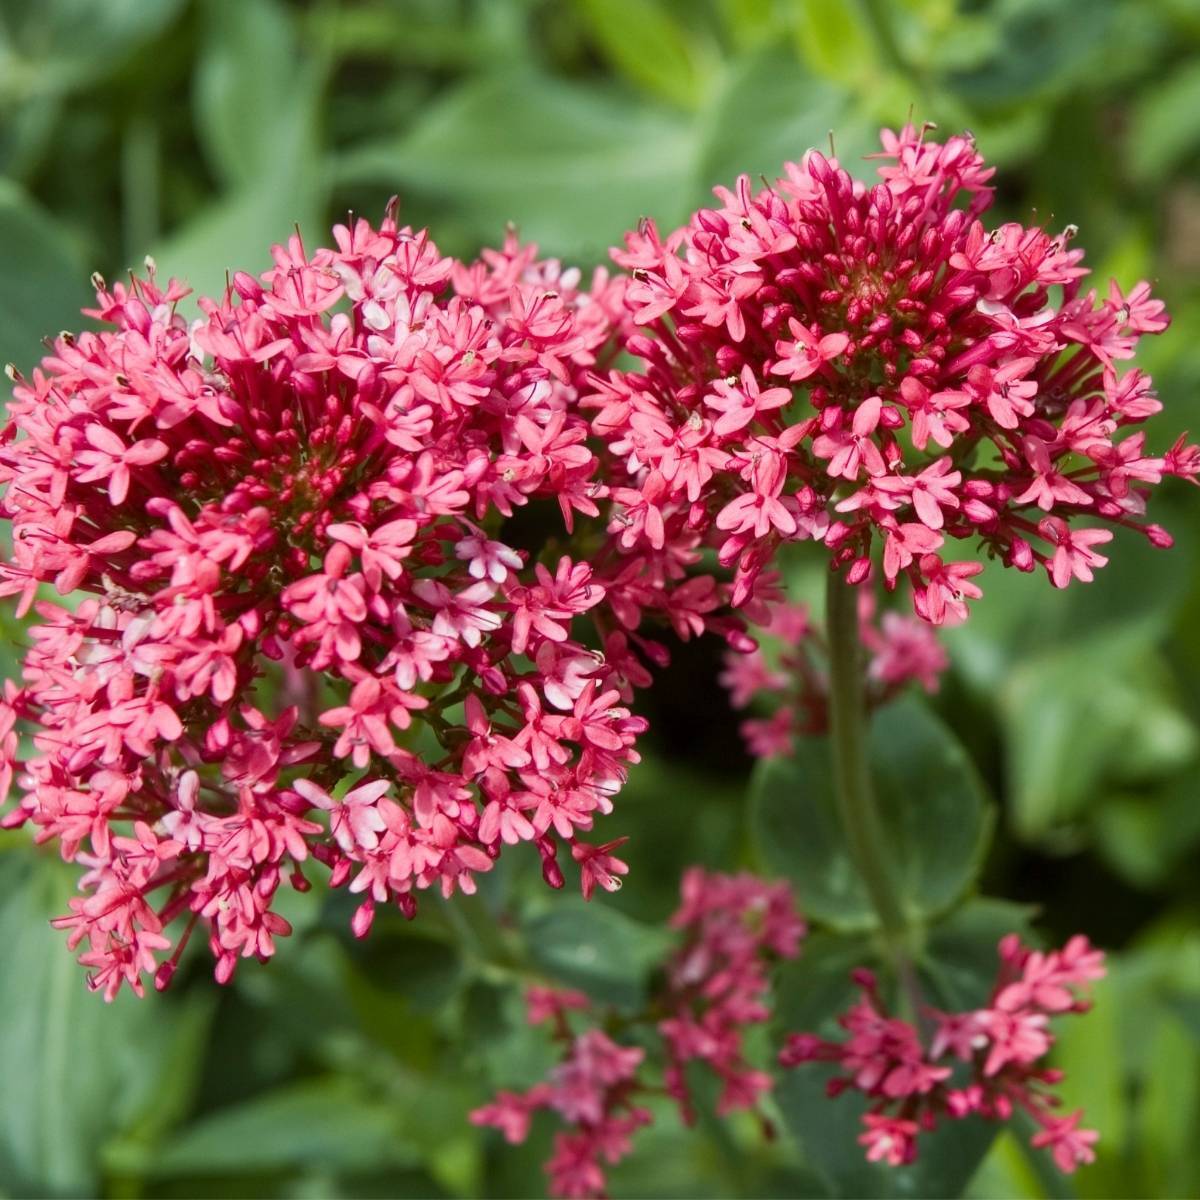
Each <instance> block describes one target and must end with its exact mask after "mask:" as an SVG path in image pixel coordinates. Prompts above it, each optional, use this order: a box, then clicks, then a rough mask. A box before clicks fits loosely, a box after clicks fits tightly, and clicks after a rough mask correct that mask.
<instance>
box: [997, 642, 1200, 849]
mask: <svg viewBox="0 0 1200 1200" xmlns="http://www.w3.org/2000/svg"><path fill="white" fill-rule="evenodd" d="M1098 680H1102V681H1103V684H1102V686H1097V681H1098ZM1172 691H1173V684H1172V681H1171V679H1170V673H1169V670H1168V668H1167V666H1166V664H1165V663H1164V662H1163V661H1162V660H1161V659H1160V658H1159V657H1158V656H1157V655H1156V654H1155V653H1154V652H1153V650H1152V648H1151V647H1150V646H1149V645H1148V644H1147V641H1146V638H1145V637H1144V636H1143V635H1142V634H1141V633H1140V631H1138V630H1137V629H1134V630H1133V631H1132V635H1130V633H1128V632H1122V634H1120V635H1114V636H1113V637H1111V638H1109V639H1107V640H1106V641H1105V642H1103V643H1100V642H1098V641H1097V642H1091V643H1088V644H1086V645H1082V646H1079V647H1068V648H1066V649H1064V650H1062V651H1060V652H1057V653H1051V654H1047V655H1044V656H1041V657H1039V658H1036V659H1033V660H1031V661H1028V662H1025V663H1022V664H1020V665H1019V666H1017V667H1016V669H1015V670H1013V671H1012V672H1011V674H1010V676H1009V678H1008V680H1007V682H1006V683H1005V685H1004V686H1003V688H1002V690H1001V692H1000V710H1001V716H1002V720H1003V724H1004V730H1005V735H1006V738H1005V741H1006V746H1007V753H1008V771H1009V780H1010V797H1011V805H1012V807H1011V812H1012V819H1013V824H1014V826H1015V828H1016V830H1017V832H1018V833H1019V834H1020V836H1022V837H1024V838H1029V839H1037V838H1042V837H1045V836H1047V835H1049V834H1051V833H1052V832H1053V831H1054V830H1056V828H1058V827H1060V826H1062V825H1063V824H1065V823H1066V822H1068V821H1070V820H1072V819H1074V818H1076V817H1077V816H1078V815H1079V814H1080V813H1081V812H1083V811H1084V809H1085V807H1086V806H1087V804H1088V801H1089V800H1090V799H1091V797H1092V795H1093V793H1094V790H1095V788H1096V785H1097V784H1098V783H1099V782H1100V781H1102V780H1103V781H1106V782H1108V783H1110V784H1111V783H1112V782H1118V783H1121V782H1124V783H1144V782H1146V781H1147V780H1154V779H1161V778H1163V777H1164V776H1166V775H1169V774H1170V773H1171V772H1173V771H1175V770H1178V769H1179V768H1180V767H1182V766H1184V765H1186V764H1187V763H1188V762H1189V761H1190V760H1191V759H1192V757H1193V756H1194V755H1195V753H1196V750H1197V733H1196V729H1195V727H1194V726H1193V725H1192V723H1191V721H1190V720H1189V719H1188V718H1187V717H1186V716H1185V715H1184V714H1183V713H1182V712H1181V711H1180V707H1179V704H1178V701H1176V699H1175V698H1174V696H1173V695H1172Z"/></svg>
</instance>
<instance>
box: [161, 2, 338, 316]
mask: <svg viewBox="0 0 1200 1200" xmlns="http://www.w3.org/2000/svg"><path fill="white" fill-rule="evenodd" d="M208 16H209V19H210V22H211V25H210V55H211V57H210V58H208V59H206V60H205V61H206V62H207V63H208V65H207V66H202V67H201V69H200V70H199V73H198V75H197V79H196V96H195V100H196V109H197V113H198V116H199V117H200V121H199V129H200V131H201V134H202V136H203V138H204V141H205V145H206V148H207V149H208V151H209V154H210V156H211V157H212V159H213V162H214V164H215V165H216V166H217V167H218V169H219V170H220V172H221V173H222V174H223V175H224V177H225V178H226V179H227V180H228V182H229V184H230V187H229V190H228V191H227V192H226V193H225V194H224V195H223V196H222V197H221V198H220V199H219V200H218V201H217V202H216V203H214V204H212V205H210V206H209V207H208V208H206V209H202V210H201V211H200V212H199V214H198V215H197V216H196V217H195V218H194V219H193V220H192V222H191V223H189V224H188V225H186V226H184V227H183V228H181V229H177V230H175V231H174V232H173V233H172V234H171V235H170V236H168V237H167V239H166V240H165V241H164V243H163V244H162V245H160V246H159V247H157V248H156V250H155V252H154V257H155V259H156V260H157V262H158V265H159V267H160V268H161V270H162V271H163V273H164V274H166V275H176V276H179V277H180V278H182V279H184V280H185V281H186V282H187V283H188V284H190V285H191V287H192V288H193V289H194V290H195V291H196V292H197V293H198V294H200V295H220V294H221V293H222V292H223V291H224V288H225V282H226V279H227V277H228V276H229V275H231V274H232V272H233V271H235V270H243V271H250V272H252V273H257V272H259V271H262V270H264V269H265V268H266V267H268V266H269V265H270V262H271V257H270V252H271V247H272V246H273V245H275V244H277V243H285V242H286V241H287V240H288V238H289V237H291V235H292V234H293V232H294V231H295V230H296V229H297V228H298V229H299V230H300V232H301V235H302V236H303V238H304V240H305V245H306V246H307V247H308V248H309V249H311V248H313V247H315V246H318V245H324V244H326V243H327V240H328V237H329V231H328V230H327V229H326V228H325V217H324V208H325V201H326V198H327V196H328V188H329V180H328V178H327V174H326V171H325V167H324V163H323V161H322V159H321V157H320V155H319V153H318V138H317V119H318V111H319V106H320V103H321V98H322V88H321V83H320V69H319V67H318V66H317V65H315V64H312V63H301V64H299V65H297V63H296V62H295V61H294V57H293V52H292V51H291V49H290V48H289V47H290V40H289V39H290V36H291V33H290V29H289V28H288V23H287V17H286V13H285V11H284V10H283V9H281V8H279V7H277V6H276V5H275V3H274V2H273V0H270V2H269V0H254V2H253V3H247V4H241V3H226V2H225V0H210V2H209V6H208ZM248 96H249V97H251V99H248V98H247V97H248ZM248 112H253V114H254V117H253V129H248V128H247V121H246V115H247V113H248Z"/></svg>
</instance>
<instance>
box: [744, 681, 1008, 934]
mask: <svg viewBox="0 0 1200 1200" xmlns="http://www.w3.org/2000/svg"><path fill="white" fill-rule="evenodd" d="M869 745H870V750H869V753H870V758H871V768H872V774H873V776H874V782H875V791H876V799H877V801H878V804H879V810H880V814H881V817H882V820H883V824H884V828H885V832H886V835H887V838H888V842H889V847H890V850H891V864H892V869H893V872H894V877H895V880H896V883H897V885H898V887H899V890H900V893H901V897H902V900H903V902H904V904H905V906H906V908H907V909H908V911H909V913H910V915H912V916H914V917H929V916H932V915H935V914H937V913H940V912H943V911H945V910H946V909H948V908H950V907H951V906H952V905H953V904H954V903H955V901H956V900H958V898H959V897H960V896H961V895H962V894H963V893H964V892H965V891H966V890H967V888H968V887H970V885H971V883H972V881H973V880H974V879H975V876H976V875H977V873H978V871H979V867H980V864H981V861H982V857H983V853H984V851H985V849H986V846H987V839H988V836H989V832H990V827H991V817H990V811H989V808H988V804H987V800H986V798H985V796H984V793H983V788H982V785H981V784H980V782H979V779H978V776H977V775H976V773H975V770H974V768H973V767H972V765H971V763H970V761H969V759H968V758H967V755H966V752H965V751H964V750H963V748H962V747H961V746H960V745H959V743H958V742H957V741H956V740H955V738H954V737H953V735H952V734H951V733H950V731H949V730H948V729H946V727H945V726H944V725H942V724H941V722H940V721H938V720H937V718H936V717H934V716H933V715H932V714H931V713H930V712H929V711H928V710H927V709H926V708H925V707H924V706H922V705H921V704H919V703H917V702H915V701H908V700H906V701H902V702H900V703H898V704H894V705H891V706H890V707H888V708H885V709H883V710H882V711H881V712H879V713H877V714H876V716H875V719H874V720H873V722H872V725H871V733H870V743H869ZM750 805H751V808H750V811H751V822H752V827H753V830H754V834H755V837H756V840H757V844H758V848H759V853H760V854H761V856H762V858H763V861H764V862H765V863H766V864H767V866H768V867H769V868H770V869H771V870H772V871H773V872H775V873H777V874H780V875H785V876H787V877H788V878H790V879H791V880H792V881H793V882H794V883H795V885H796V888H797V892H798V895H799V897H800V902H801V904H802V906H803V908H804V910H805V912H806V913H808V915H809V916H811V917H813V918H815V919H816V920H818V921H821V922H825V923H827V924H829V925H831V926H834V927H837V928H842V929H863V928H869V927H873V926H874V925H875V923H876V918H875V913H874V909H873V908H872V906H871V903H870V901H869V899H868V897H867V894H866V890H865V888H864V887H863V886H862V884H861V882H860V881H859V879H858V876H857V873H856V872H855V869H854V866H853V863H852V861H851V859H850V857H849V853H848V851H847V849H846V844H845V840H844V837H843V834H842V831H841V827H840V824H839V821H838V818H837V812H836V798H835V792H834V785H833V767H832V762H831V761H830V750H829V744H828V742H827V741H826V740H824V739H819V740H818V739H806V740H804V741H802V742H801V743H800V745H799V747H798V749H797V751H796V753H795V755H794V756H793V757H792V758H790V759H774V760H769V761H767V762H764V763H760V764H759V766H758V767H757V768H756V770H755V775H754V779H753V782H752V784H751V800H750Z"/></svg>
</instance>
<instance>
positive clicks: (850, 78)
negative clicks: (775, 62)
mask: <svg viewBox="0 0 1200 1200" xmlns="http://www.w3.org/2000/svg"><path fill="white" fill-rule="evenodd" d="M790 7H791V10H792V13H793V15H794V19H795V29H796V42H797V45H798V46H799V48H800V53H801V54H802V55H803V57H804V61H805V62H806V63H807V64H808V65H809V67H810V68H811V69H812V70H813V71H814V72H815V73H816V74H818V75H821V76H823V77H824V78H826V79H833V80H836V81H837V82H839V83H842V84H846V85H862V84H864V83H866V82H867V81H868V80H869V79H871V78H872V77H874V76H876V75H877V73H878V71H879V69H880V64H879V56H878V54H877V53H876V47H875V43H874V42H873V41H872V39H871V34H870V31H869V29H868V28H867V26H866V23H865V21H864V9H863V8H862V6H861V5H859V4H846V3H844V2H843V0H791V5H790Z"/></svg>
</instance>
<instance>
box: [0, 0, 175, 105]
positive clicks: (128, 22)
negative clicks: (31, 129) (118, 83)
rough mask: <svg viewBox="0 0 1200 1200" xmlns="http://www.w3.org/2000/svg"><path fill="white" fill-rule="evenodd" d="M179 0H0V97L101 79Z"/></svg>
mask: <svg viewBox="0 0 1200 1200" xmlns="http://www.w3.org/2000/svg"><path fill="white" fill-rule="evenodd" d="M183 2H184V0H104V3H103V4H96V3H95V2H94V0H39V2H38V3H36V4H30V3H27V2H26V0H0V102H3V101H5V100H14V99H16V100H26V99H29V98H33V97H39V96H46V95H54V94H57V93H61V92H66V91H69V90H72V89H74V88H78V87H82V86H84V85H85V84H89V83H92V82H94V81H95V80H98V79H104V78H106V77H107V76H109V75H111V74H115V72H116V71H117V70H118V69H119V68H120V67H121V66H122V65H123V64H124V63H125V62H127V61H128V59H129V58H130V56H131V55H132V54H133V53H134V52H135V51H136V50H137V49H138V48H139V46H141V45H142V44H144V43H145V42H147V41H149V40H150V39H151V38H153V37H155V36H156V35H157V34H159V33H161V32H162V31H163V30H164V29H165V28H166V27H167V26H168V25H169V24H170V23H171V21H173V20H174V18H175V16H176V15H177V14H178V12H179V10H180V9H181V8H182V7H183Z"/></svg>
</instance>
